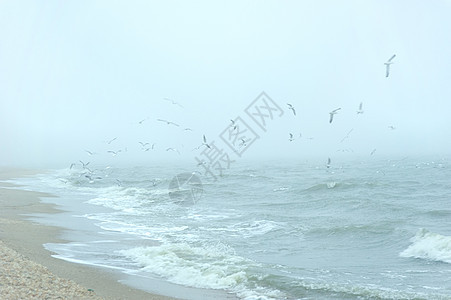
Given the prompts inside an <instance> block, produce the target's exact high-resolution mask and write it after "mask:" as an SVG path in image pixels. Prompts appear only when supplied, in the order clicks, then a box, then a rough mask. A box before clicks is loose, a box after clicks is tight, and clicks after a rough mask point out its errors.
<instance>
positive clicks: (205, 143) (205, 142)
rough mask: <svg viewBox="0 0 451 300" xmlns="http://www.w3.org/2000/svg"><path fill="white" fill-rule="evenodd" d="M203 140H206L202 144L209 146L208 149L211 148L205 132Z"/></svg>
mask: <svg viewBox="0 0 451 300" xmlns="http://www.w3.org/2000/svg"><path fill="white" fill-rule="evenodd" d="M203 141H204V142H203V143H202V145H204V146H207V148H208V149H211V147H210V145H208V143H207V138H206V137H205V134H204V136H203Z"/></svg>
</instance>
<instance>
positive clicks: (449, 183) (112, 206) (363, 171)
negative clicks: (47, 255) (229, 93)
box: [19, 158, 451, 299]
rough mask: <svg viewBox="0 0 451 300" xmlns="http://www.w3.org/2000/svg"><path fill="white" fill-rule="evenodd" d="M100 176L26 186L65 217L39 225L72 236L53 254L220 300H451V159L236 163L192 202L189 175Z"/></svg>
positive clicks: (108, 171) (125, 171) (164, 171)
mask: <svg viewBox="0 0 451 300" xmlns="http://www.w3.org/2000/svg"><path fill="white" fill-rule="evenodd" d="M90 167H91V169H92V170H93V174H89V175H88V174H87V173H86V172H87V171H86V170H84V169H83V168H82V167H81V166H76V167H75V168H73V169H71V170H70V169H64V170H53V171H50V172H48V173H46V174H43V175H38V176H35V177H32V178H26V179H21V180H19V183H21V184H24V185H26V187H27V189H31V190H38V191H45V192H50V193H53V194H55V195H57V196H59V197H58V198H49V199H45V201H47V202H52V203H57V204H58V205H60V206H61V208H62V209H64V210H65V212H63V213H61V214H56V215H53V216H42V215H41V216H37V215H35V216H33V217H34V218H35V219H36V220H39V221H40V222H44V223H52V225H58V226H62V227H64V228H66V231H65V233H64V238H66V239H67V240H68V242H67V243H63V244H46V245H45V247H46V248H47V249H49V250H51V251H53V252H55V253H56V254H55V256H56V257H58V258H61V259H66V260H69V261H73V262H77V263H85V264H91V265H96V266H103V267H108V268H112V269H115V270H117V272H120V273H122V274H124V276H126V278H128V280H125V281H124V282H126V283H127V282H128V283H131V282H134V281H135V280H134V279H133V278H135V279H136V281H137V282H138V281H139V282H143V280H144V282H145V280H146V279H149V280H158V281H157V282H160V283H161V284H163V283H167V284H169V285H170V286H172V287H180V288H181V289H183V288H190V289H194V290H208V291H218V293H217V294H214V297H215V298H219V299H220V298H223V299H226V298H227V299H233V298H238V299H451V164H450V161H449V160H447V159H444V158H435V160H433V159H430V158H429V159H425V158H423V159H419V158H404V159H397V160H389V159H380V160H375V159H374V160H373V159H372V160H361V161H358V160H354V161H343V162H334V164H333V165H332V166H331V167H330V168H327V167H326V166H325V165H324V164H323V163H320V162H313V161H312V162H308V161H306V162H298V163H293V162H290V163H288V162H277V163H276V162H273V163H272V162H264V163H257V162H252V163H251V162H248V163H237V164H235V165H234V166H233V168H230V169H229V170H227V172H226V174H224V175H223V176H222V177H219V178H218V180H217V181H213V180H209V179H208V178H207V177H205V176H204V175H200V174H199V173H195V174H198V176H199V178H200V180H201V181H202V187H201V189H199V186H197V190H196V192H197V194H196V196H195V198H192V199H191V198H187V199H188V200H185V201H177V198H174V197H171V196H170V194H169V192H171V191H170V190H169V189H168V187H169V185H170V183H171V180H173V178H174V176H175V175H177V174H180V173H183V172H192V171H193V170H191V169H190V167H189V166H167V165H166V166H165V165H161V166H149V167H144V166H141V167H130V168H114V167H112V168H109V167H108V168H105V167H103V166H90ZM86 175H88V176H89V177H90V178H88V177H87V176H86ZM189 188H190V187H189V186H188V187H187V189H189ZM172 192H173V191H172ZM190 199H191V200H193V201H189V200H190ZM138 278H139V280H138ZM154 282H155V281H154ZM150 286H151V285H150V284H149V290H152V288H151V287H150ZM141 288H146V284H141ZM153 291H155V288H154V289H153ZM168 294H171V293H168ZM172 295H176V296H179V297H182V298H188V299H201V298H202V297H201V296H200V295H201V294H196V293H193V294H190V293H181V294H172ZM210 297H212V296H211V295H210V296H204V297H203V298H210Z"/></svg>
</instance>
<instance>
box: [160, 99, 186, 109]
mask: <svg viewBox="0 0 451 300" xmlns="http://www.w3.org/2000/svg"><path fill="white" fill-rule="evenodd" d="M163 99H164V100H166V101H169V102H171V103H172V104H174V105H178V106H180V107H181V108H184V107H183V106H182V105H181V104H180V103H178V102H175V101H174V100H172V99H170V98H163Z"/></svg>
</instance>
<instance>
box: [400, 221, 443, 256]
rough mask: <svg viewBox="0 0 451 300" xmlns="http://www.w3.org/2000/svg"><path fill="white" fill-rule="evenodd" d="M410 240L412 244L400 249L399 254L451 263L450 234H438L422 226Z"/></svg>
mask: <svg viewBox="0 0 451 300" xmlns="http://www.w3.org/2000/svg"><path fill="white" fill-rule="evenodd" d="M410 241H411V242H412V244H411V245H410V246H409V247H408V248H407V249H405V250H404V251H402V252H401V253H400V254H399V255H400V256H402V257H414V258H421V259H427V260H433V261H441V262H446V263H449V264H451V236H446V235H440V234H437V233H433V232H430V231H428V230H426V229H424V228H422V229H420V230H419V231H418V232H417V234H416V235H415V236H414V237H413V238H411V239H410Z"/></svg>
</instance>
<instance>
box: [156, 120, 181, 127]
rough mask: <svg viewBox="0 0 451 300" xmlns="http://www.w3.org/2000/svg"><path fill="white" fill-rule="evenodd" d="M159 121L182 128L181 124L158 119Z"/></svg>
mask: <svg viewBox="0 0 451 300" xmlns="http://www.w3.org/2000/svg"><path fill="white" fill-rule="evenodd" d="M157 121H160V122H164V123H166V124H168V125H174V126H177V127H179V126H180V125H179V124H177V123H174V122H171V121H168V120H163V119H157Z"/></svg>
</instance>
